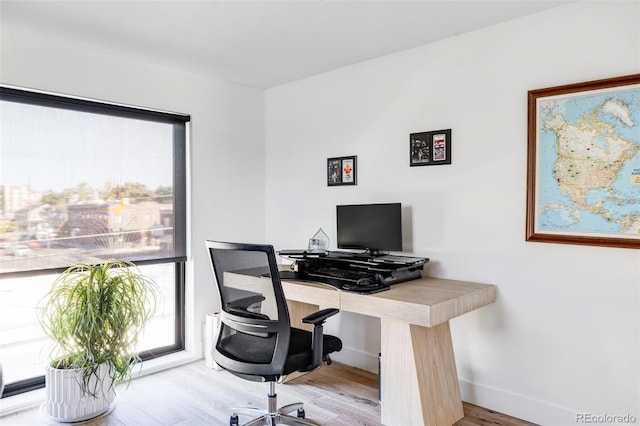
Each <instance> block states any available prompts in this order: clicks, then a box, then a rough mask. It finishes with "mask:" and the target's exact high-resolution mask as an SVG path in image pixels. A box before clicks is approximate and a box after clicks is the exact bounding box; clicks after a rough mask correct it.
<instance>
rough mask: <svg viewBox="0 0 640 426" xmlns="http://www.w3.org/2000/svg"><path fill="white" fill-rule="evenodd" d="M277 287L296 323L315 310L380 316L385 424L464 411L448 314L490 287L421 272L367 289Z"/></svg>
mask: <svg viewBox="0 0 640 426" xmlns="http://www.w3.org/2000/svg"><path fill="white" fill-rule="evenodd" d="M282 286H283V288H284V293H285V296H286V297H287V300H288V302H289V314H290V316H291V322H292V325H294V326H296V327H301V326H300V324H301V322H300V319H301V318H302V317H303V316H305V315H306V314H308V313H311V312H315V311H316V310H318V308H329V307H334V308H339V309H340V310H343V311H347V312H355V313H359V314H364V315H369V316H372V317H377V318H380V329H381V330H380V333H381V336H380V341H381V351H380V352H381V354H382V358H381V363H382V365H381V370H382V377H381V378H380V380H381V392H382V407H381V413H382V415H381V417H382V418H381V422H382V423H383V424H384V425H387V426H408V425H442V426H445V425H447V426H448V425H452V424H453V423H455V422H457V421H458V420H460V419H461V418H463V417H464V413H463V410H462V400H461V397H460V387H459V384H458V373H457V371H456V364H455V358H454V354H453V345H452V343H451V331H450V328H449V320H450V319H452V318H455V317H457V316H458V315H462V314H464V313H467V312H470V311H473V310H474V309H478V308H480V307H482V306H485V305H488V304H490V303H493V302H494V301H495V298H496V287H495V286H493V285H489V284H477V283H470V282H463V281H452V280H444V279H438V278H421V279H419V280H415V281H410V282H406V283H402V284H396V285H394V286H392V287H391V289H390V290H387V291H384V292H381V293H376V294H370V295H365V294H357V293H350V292H346V291H339V290H336V289H334V288H332V287H328V286H324V285H320V284H313V283H308V282H298V281H283V282H282Z"/></svg>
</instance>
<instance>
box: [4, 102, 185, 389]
mask: <svg viewBox="0 0 640 426" xmlns="http://www.w3.org/2000/svg"><path fill="white" fill-rule="evenodd" d="M3 95H4V93H3ZM0 99H1V100H0V120H1V126H0V319H1V320H0V353H1V354H2V358H3V359H2V360H0V361H1V362H3V365H4V368H5V374H6V376H7V381H8V382H11V381H14V380H15V381H17V380H23V379H26V378H29V377H33V376H34V375H42V374H43V371H44V370H43V368H42V362H43V360H46V355H47V354H46V353H44V354H43V353H42V352H43V351H46V350H45V347H46V344H45V343H44V342H46V339H44V338H43V336H42V333H41V332H40V330H39V327H37V324H36V322H35V321H36V304H37V302H38V300H39V299H40V298H41V297H42V295H43V294H44V292H45V291H46V289H47V288H48V285H50V284H51V282H53V280H54V279H55V273H56V272H57V271H60V270H63V269H64V268H66V267H67V266H69V265H72V264H75V263H80V262H82V263H90V264H96V263H101V262H102V261H104V260H106V259H110V258H115V259H126V260H131V261H133V262H136V263H138V264H140V265H141V268H143V269H144V272H145V273H147V274H149V276H151V277H152V278H154V280H155V281H156V282H157V283H158V284H159V285H160V287H161V289H162V293H163V294H162V296H163V303H162V306H161V309H160V312H158V315H157V318H155V320H154V322H153V324H152V325H150V326H149V327H148V330H147V331H146V332H145V337H144V340H143V341H142V342H140V348H139V349H140V350H147V349H152V348H157V347H165V346H170V345H174V344H175V343H176V335H175V327H174V325H175V323H176V317H175V316H176V312H174V307H175V295H176V288H177V285H176V281H177V280H178V279H177V278H176V276H177V274H176V262H178V263H179V262H180V261H183V257H184V251H185V249H184V240H185V236H184V221H185V219H184V199H185V196H184V192H185V187H184V179H183V178H182V179H181V178H180V176H181V175H182V176H183V175H184V173H185V171H184V168H185V165H184V161H182V162H181V159H183V157H184V153H183V152H184V138H185V125H184V122H186V121H188V117H187V118H186V119H185V118H183V117H181V118H180V119H179V120H175V119H173V120H172V119H165V118H164V117H160V118H159V119H156V118H155V117H151V118H149V117H146V116H144V115H142V116H138V115H136V114H135V112H136V111H134V113H133V114H129V113H128V111H127V110H126V109H124V108H120V109H116V110H115V111H116V112H115V113H114V112H112V111H107V113H102V111H101V110H100V105H98V109H91V108H86V107H85V105H80V106H73V107H72V108H68V107H67V106H64V104H61V105H63V106H62V107H61V108H58V107H56V106H57V105H56V104H55V102H53V103H52V102H49V100H48V99H47V98H45V102H44V104H43V102H40V101H38V102H29V101H28V102H24V103H23V102H15V101H13V99H11V98H9V100H7V98H6V97H5V96H3V97H2V98H0ZM176 121H177V122H176ZM176 135H178V136H176ZM181 150H182V151H181ZM181 152H182V154H181ZM177 176H178V177H177ZM176 183H177V185H178V187H177V188H176ZM176 212H177V213H176ZM176 216H177V217H176ZM146 263H149V264H148V265H146ZM43 273H44V275H43ZM178 281H179V280H178ZM5 358H6V359H5Z"/></svg>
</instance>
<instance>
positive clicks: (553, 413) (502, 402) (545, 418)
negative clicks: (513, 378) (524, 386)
mask: <svg viewBox="0 0 640 426" xmlns="http://www.w3.org/2000/svg"><path fill="white" fill-rule="evenodd" d="M459 382H460V392H461V394H462V400H463V401H465V402H468V403H471V404H474V405H477V406H479V407H484V408H487V409H490V410H493V411H498V412H500V413H503V414H507V415H509V416H513V417H517V418H519V419H522V420H527V421H529V422H532V423H536V424H540V425H571V424H576V413H577V412H576V410H572V409H569V408H565V407H559V406H557V405H553V404H550V403H548V402H544V401H540V400H537V399H533V398H531V397H528V396H526V395H521V394H517V393H513V392H509V391H506V390H504V389H498V388H495V387H492V386H487V385H482V384H478V383H472V382H469V381H466V380H460V381H459Z"/></svg>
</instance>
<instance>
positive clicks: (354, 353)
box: [331, 346, 378, 374]
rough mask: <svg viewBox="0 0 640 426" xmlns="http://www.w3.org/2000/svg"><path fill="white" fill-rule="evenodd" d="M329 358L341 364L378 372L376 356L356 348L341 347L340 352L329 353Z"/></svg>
mask: <svg viewBox="0 0 640 426" xmlns="http://www.w3.org/2000/svg"><path fill="white" fill-rule="evenodd" d="M331 359H332V360H334V361H338V362H341V363H343V364H347V365H350V366H352V367H357V368H360V369H362V370H366V371H369V372H371V373H375V374H378V356H377V355H372V354H369V353H366V352H362V351H359V350H357V349H353V348H349V347H346V346H343V347H342V350H341V351H340V352H336V353H333V354H331Z"/></svg>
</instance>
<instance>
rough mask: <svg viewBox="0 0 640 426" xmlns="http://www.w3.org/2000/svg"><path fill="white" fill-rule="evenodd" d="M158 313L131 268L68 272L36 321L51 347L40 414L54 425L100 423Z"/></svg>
mask: <svg viewBox="0 0 640 426" xmlns="http://www.w3.org/2000/svg"><path fill="white" fill-rule="evenodd" d="M156 306H157V286H156V284H155V283H154V282H153V280H151V279H150V278H149V277H147V276H145V275H143V274H142V273H141V272H140V270H139V269H138V268H137V267H136V265H134V264H133V263H131V262H127V261H121V260H107V261H106V262H105V263H102V264H99V265H88V264H77V265H74V266H71V267H70V268H68V269H67V270H66V271H64V272H63V273H62V274H60V275H59V276H58V277H57V278H56V280H55V281H54V283H53V285H52V287H51V289H50V290H49V291H48V292H47V294H46V295H45V297H44V298H43V299H42V301H41V302H40V305H39V308H40V309H39V314H40V317H39V321H40V324H41V326H42V328H43V330H44V331H45V333H46V334H47V335H48V336H49V337H50V338H51V339H52V340H53V343H54V348H53V349H52V362H51V364H50V366H48V368H47V371H46V375H45V389H46V399H47V402H46V405H47V413H48V414H49V416H50V417H52V418H53V419H55V420H57V421H63V422H76V421H82V420H87V419H89V418H93V417H96V416H99V415H101V414H103V413H104V412H106V411H107V410H109V408H110V407H111V405H112V404H113V401H114V400H115V387H116V385H118V384H119V383H122V382H125V381H126V382H128V381H129V380H130V379H131V372H132V369H133V368H134V366H135V364H136V362H137V361H139V357H138V355H137V353H136V352H135V346H136V343H137V340H138V337H139V335H140V334H141V332H142V330H143V329H144V326H145V324H146V323H147V322H148V321H149V320H150V319H151V317H152V316H153V315H154V313H155V311H156Z"/></svg>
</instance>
